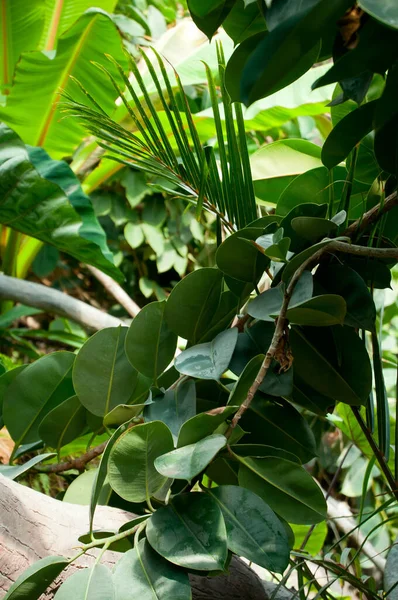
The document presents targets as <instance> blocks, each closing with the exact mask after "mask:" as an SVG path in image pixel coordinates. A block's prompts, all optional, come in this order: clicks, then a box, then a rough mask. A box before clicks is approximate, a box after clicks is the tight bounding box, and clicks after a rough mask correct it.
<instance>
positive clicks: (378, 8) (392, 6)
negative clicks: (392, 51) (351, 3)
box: [359, 0, 398, 29]
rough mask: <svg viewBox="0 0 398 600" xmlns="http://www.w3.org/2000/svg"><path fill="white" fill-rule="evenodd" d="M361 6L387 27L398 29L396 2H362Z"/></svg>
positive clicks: (370, 0) (389, 0) (360, 2)
mask: <svg viewBox="0 0 398 600" xmlns="http://www.w3.org/2000/svg"><path fill="white" fill-rule="evenodd" d="M359 6H361V7H362V8H363V9H364V10H365V11H366V12H367V13H369V14H370V15H372V17H374V18H375V19H378V20H379V21H381V22H382V23H384V24H385V25H388V26H389V27H394V28H395V29H398V6H397V4H396V2H395V0H383V2H378V0H360V1H359Z"/></svg>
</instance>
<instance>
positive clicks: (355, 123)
mask: <svg viewBox="0 0 398 600" xmlns="http://www.w3.org/2000/svg"><path fill="white" fill-rule="evenodd" d="M376 103H377V100H373V102H368V103H367V104H363V105H362V106H360V107H359V108H357V110H354V111H353V112H350V113H349V114H348V115H347V116H345V117H344V118H343V119H341V121H339V122H338V123H337V125H336V126H335V127H334V128H333V129H332V131H331V133H330V134H329V136H328V137H327V139H326V141H325V143H324V145H323V148H322V162H323V164H324V165H325V167H327V168H328V169H332V168H333V167H336V166H337V165H338V164H339V163H341V162H342V161H344V160H345V159H346V158H347V156H348V155H349V153H350V152H351V150H352V149H353V148H354V147H355V146H356V145H357V144H359V142H360V141H361V140H362V138H364V137H365V136H366V135H367V134H368V133H369V132H370V131H371V130H372V129H373V116H374V111H375V106H376Z"/></svg>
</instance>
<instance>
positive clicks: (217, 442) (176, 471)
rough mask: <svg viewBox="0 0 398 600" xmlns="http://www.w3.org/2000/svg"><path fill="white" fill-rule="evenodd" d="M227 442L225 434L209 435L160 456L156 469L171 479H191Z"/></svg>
mask: <svg viewBox="0 0 398 600" xmlns="http://www.w3.org/2000/svg"><path fill="white" fill-rule="evenodd" d="M226 443H227V439H226V437H224V436H223V435H219V434H215V435H209V436H208V437H205V438H203V439H202V440H200V441H199V442H196V444H189V445H188V446H183V447H182V448H177V450H172V451H171V452H168V453H167V454H163V455H162V456H159V457H158V458H157V459H156V460H155V467H156V470H157V471H159V473H160V474H161V475H164V476H165V477H169V478H170V479H186V480H187V481H191V480H192V479H193V478H194V477H196V475H199V473H201V472H202V471H204V470H205V468H206V467H207V465H208V464H209V463H210V462H211V461H212V460H213V459H214V458H215V456H216V455H217V454H218V452H219V451H220V450H221V449H222V448H224V446H225V445H226Z"/></svg>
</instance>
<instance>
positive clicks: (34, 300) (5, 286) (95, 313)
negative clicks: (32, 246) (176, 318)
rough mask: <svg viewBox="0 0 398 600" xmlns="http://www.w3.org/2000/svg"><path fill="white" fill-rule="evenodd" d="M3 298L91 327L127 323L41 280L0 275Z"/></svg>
mask: <svg viewBox="0 0 398 600" xmlns="http://www.w3.org/2000/svg"><path fill="white" fill-rule="evenodd" d="M0 298H1V299H4V300H13V301H14V302H21V303H22V304H26V305H27V306H33V307H34V308H41V309H43V311H46V312H49V313H51V314H55V315H60V316H61V317H66V318H68V319H72V320H73V321H76V323H80V324H81V325H83V327H87V328H89V329H94V330H100V329H104V328H105V327H117V326H119V325H126V323H124V322H123V321H121V320H120V319H118V318H117V317H112V316H111V315H108V314H107V313H105V312H102V311H101V310H98V309H97V308H94V307H93V306H89V305H88V304H85V303H84V302H81V300H76V299H75V298H71V297H70V296H68V295H67V294H64V293H63V292H59V291H58V290H54V289H52V288H49V287H47V286H45V285H41V284H40V283H32V282H31V281H23V280H21V279H17V278H16V277H8V276H7V275H0Z"/></svg>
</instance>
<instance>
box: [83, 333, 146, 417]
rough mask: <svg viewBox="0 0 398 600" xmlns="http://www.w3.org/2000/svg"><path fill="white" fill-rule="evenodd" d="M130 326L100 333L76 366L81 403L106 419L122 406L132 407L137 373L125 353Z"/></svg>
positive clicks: (86, 344) (93, 339) (90, 341)
mask: <svg viewBox="0 0 398 600" xmlns="http://www.w3.org/2000/svg"><path fill="white" fill-rule="evenodd" d="M126 335H127V328H126V327H109V328H107V329H102V330H101V331H98V332H97V333H96V334H95V335H93V336H92V337H91V338H89V339H88V340H87V342H86V343H85V344H84V346H83V347H82V348H81V349H80V351H79V353H78V355H77V357H76V362H75V365H74V367H73V384H74V386H75V390H76V394H77V395H78V397H79V400H80V402H81V403H82V404H83V406H85V407H86V408H87V410H89V411H90V412H91V413H93V414H94V415H97V416H99V417H103V416H104V415H106V414H108V413H109V412H110V411H111V410H112V409H113V408H115V407H116V406H118V405H119V404H129V403H130V398H131V395H132V392H133V390H134V385H135V384H136V381H137V376H138V374H137V371H136V370H135V369H134V368H133V367H132V366H131V364H130V362H129V361H128V360H127V356H126V352H125V348H124V345H125V340H126Z"/></svg>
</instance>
